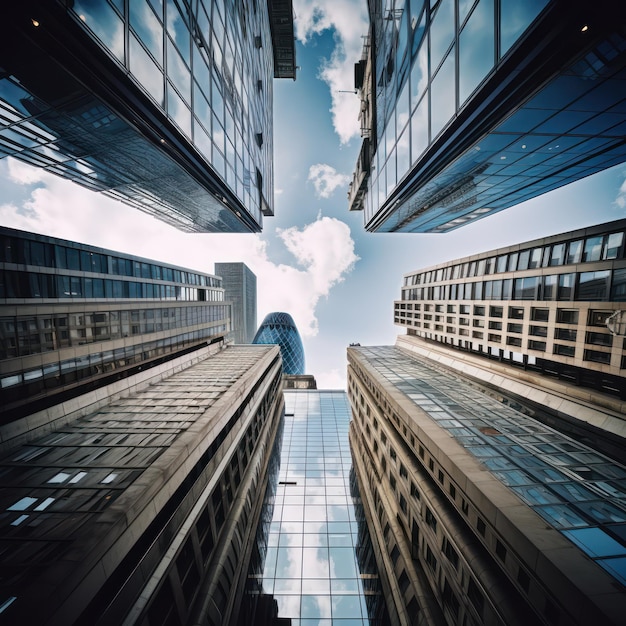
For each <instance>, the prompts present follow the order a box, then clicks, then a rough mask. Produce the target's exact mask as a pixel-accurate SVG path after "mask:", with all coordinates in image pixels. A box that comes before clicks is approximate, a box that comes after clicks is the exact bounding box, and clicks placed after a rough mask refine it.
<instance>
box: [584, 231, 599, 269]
mask: <svg viewBox="0 0 626 626" xmlns="http://www.w3.org/2000/svg"><path fill="white" fill-rule="evenodd" d="M602 240H603V237H588V238H587V239H586V240H585V250H584V252H583V262H584V263H588V262H589V261H599V260H600V256H601V254H602Z"/></svg>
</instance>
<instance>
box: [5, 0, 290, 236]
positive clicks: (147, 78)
mask: <svg viewBox="0 0 626 626" xmlns="http://www.w3.org/2000/svg"><path fill="white" fill-rule="evenodd" d="M0 61H1V64H2V69H3V73H2V76H1V77H0V158H1V157H3V156H7V155H10V156H13V157H15V158H17V159H20V160H22V161H25V162H27V163H31V164H33V165H36V166H39V167H43V168H44V169H46V170H47V171H49V172H53V173H55V174H58V175H60V176H63V177H65V178H68V179H70V180H73V181H75V182H77V183H79V184H81V185H83V186H85V187H88V188H89V189H93V190H95V191H101V192H103V193H105V194H106V195H109V196H111V197H113V198H116V199H118V200H121V201H123V202H125V203H127V204H130V205H132V206H134V207H137V208H139V209H141V210H143V211H146V212H147V213H150V214H151V215H154V216H155V217H157V218H159V219H162V220H164V221H166V222H168V223H169V224H172V225H174V226H176V227H177V228H179V229H181V230H185V231H190V232H257V231H260V230H261V226H262V216H263V215H273V202H274V187H273V178H274V177H273V163H272V155H273V129H272V124H273V121H272V110H273V86H272V79H273V78H274V77H278V78H282V77H289V78H294V79H295V41H294V36H293V14H292V7H291V0H270V1H269V2H267V3H264V2H257V1H256V0H254V1H250V2H248V1H246V2H243V1H242V2H223V1H222V0H200V1H199V2H193V3H188V2H175V1H173V0H171V1H169V2H157V1H152V0H133V1H132V2H119V1H115V0H110V1H109V0H102V1H100V2H90V1H88V0H74V1H73V2H65V1H63V0H52V1H44V0H29V1H27V2H20V3H13V4H11V6H8V7H6V8H5V10H4V11H3V18H2V22H1V24H0Z"/></svg>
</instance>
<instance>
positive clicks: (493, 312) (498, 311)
mask: <svg viewBox="0 0 626 626" xmlns="http://www.w3.org/2000/svg"><path fill="white" fill-rule="evenodd" d="M503 311H504V309H503V308H502V307H501V306H490V307H489V317H502V314H503Z"/></svg>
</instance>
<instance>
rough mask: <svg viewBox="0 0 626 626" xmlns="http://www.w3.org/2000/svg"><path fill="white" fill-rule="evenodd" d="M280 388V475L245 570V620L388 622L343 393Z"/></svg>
mask: <svg viewBox="0 0 626 626" xmlns="http://www.w3.org/2000/svg"><path fill="white" fill-rule="evenodd" d="M284 397H285V417H284V426H283V432H282V443H281V444H280V449H279V450H278V455H277V457H278V458H277V459H276V465H277V466H278V467H277V468H276V471H277V474H278V475H277V476H276V477H275V480H274V481H273V482H270V484H269V486H268V492H267V495H266V499H265V502H266V504H265V507H264V512H263V514H262V519H263V520H264V524H262V525H261V527H260V528H259V536H258V543H257V549H258V551H257V552H256V555H255V558H253V560H252V567H251V570H250V573H249V575H248V586H247V594H246V601H247V602H248V603H249V606H250V607H255V606H256V612H255V613H254V614H255V615H256V620H255V619H252V617H251V616H252V615H253V612H252V609H250V611H251V612H250V613H249V614H248V619H246V620H245V621H243V622H242V624H247V625H249V624H255V625H259V624H300V625H302V626H305V625H306V626H308V625H313V624H331V623H332V624H334V625H336V626H343V625H345V626H348V625H350V626H356V625H362V626H365V625H368V626H387V625H388V624H391V623H393V622H391V621H390V620H389V616H388V614H387V610H386V606H385V601H384V594H383V593H382V588H381V585H380V579H379V576H378V572H377V569H376V566H375V561H374V558H373V553H372V546H371V542H370V540H369V536H368V534H367V528H366V526H365V524H364V523H363V517H362V512H361V504H360V496H359V493H358V489H357V487H356V483H355V481H354V477H353V475H352V473H351V458H350V448H349V444H348V424H349V419H350V407H349V404H348V400H347V396H346V393H345V391H327V390H324V391H321V390H319V391H317V390H316V391H312V390H302V389H298V390H286V391H285V392H284ZM278 459H279V460H278ZM268 616H269V617H268ZM263 619H265V620H266V621H263Z"/></svg>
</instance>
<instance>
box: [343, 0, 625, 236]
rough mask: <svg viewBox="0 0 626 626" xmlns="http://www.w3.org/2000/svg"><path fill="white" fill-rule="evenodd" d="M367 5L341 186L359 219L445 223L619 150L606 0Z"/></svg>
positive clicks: (406, 227)
mask: <svg viewBox="0 0 626 626" xmlns="http://www.w3.org/2000/svg"><path fill="white" fill-rule="evenodd" d="M368 7H369V15H370V30H369V33H368V37H367V39H366V41H365V47H364V50H363V56H362V58H361V60H360V61H359V62H358V63H357V64H356V68H355V88H356V89H357V91H358V93H359V97H360V99H361V114H360V115H361V134H362V136H363V145H362V149H361V152H360V155H359V158H358V161H357V164H356V168H355V173H354V178H353V182H352V184H351V187H350V191H349V194H348V197H349V208H350V209H351V210H363V212H364V222H365V227H366V229H367V230H369V231H373V232H434V233H437V232H446V231H449V230H453V229H455V228H458V227H460V226H462V225H464V224H467V223H469V222H470V221H474V220H476V219H480V218H482V217H485V216H487V215H490V214H493V213H495V212H497V211H501V210H503V209H506V208H507V207H510V206H513V205H515V204H519V203H520V202H522V201H524V200H527V199H529V198H533V197H535V196H538V195H540V194H542V193H545V192H547V191H550V190H552V189H556V188H558V187H561V186H563V185H566V184H568V183H570V182H572V181H575V180H578V179H580V178H583V177H585V176H588V175H590V174H593V173H595V172H599V171H601V170H603V169H605V168H607V167H610V166H612V165H615V164H617V163H621V162H623V161H624V160H625V159H626V143H625V142H624V126H625V124H626V96H625V91H624V89H623V83H624V78H625V77H626V46H625V45H624V42H625V41H626V39H625V36H624V26H625V21H624V12H623V11H622V10H621V9H622V8H621V6H620V4H619V3H616V2H613V1H612V0H600V2H598V3H597V4H594V6H593V10H591V7H590V5H589V3H588V2H585V1H584V0H575V1H570V0H539V1H537V2H511V1H510V0H471V1H468V2H458V3H457V2H455V1H454V0H442V1H441V2H423V1H415V0H396V1H394V2H382V1H381V0H370V1H369V2H368Z"/></svg>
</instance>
